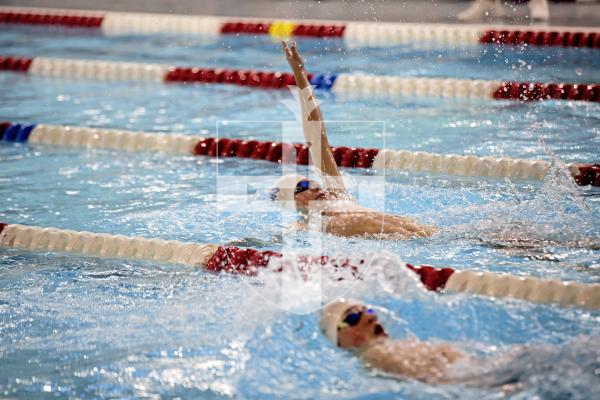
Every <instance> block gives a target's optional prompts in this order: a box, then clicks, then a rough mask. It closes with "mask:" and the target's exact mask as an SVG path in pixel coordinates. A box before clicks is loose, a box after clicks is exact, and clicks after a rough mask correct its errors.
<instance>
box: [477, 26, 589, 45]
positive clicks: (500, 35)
mask: <svg viewBox="0 0 600 400" xmlns="http://www.w3.org/2000/svg"><path fill="white" fill-rule="evenodd" d="M479 42H480V43H490V44H509V45H523V44H528V45H533V46H562V47H590V48H596V49H597V48H600V34H599V33H597V32H571V31H530V30H487V31H485V32H483V34H482V35H481V37H480V38H479Z"/></svg>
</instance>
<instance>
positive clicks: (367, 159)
mask: <svg viewBox="0 0 600 400" xmlns="http://www.w3.org/2000/svg"><path fill="white" fill-rule="evenodd" d="M0 141H4V142H17V143H25V142H29V143H34V144H35V143H39V144H49V145H56V146H64V147H78V148H105V149H112V150H119V151H128V152H136V151H150V152H158V151H160V152H166V153H171V154H179V155H197V156H209V157H238V158H251V159H255V160H265V161H270V162H274V163H296V164H299V165H308V163H309V150H308V147H307V146H306V145H305V144H299V143H297V144H291V143H281V142H270V141H259V140H242V139H228V138H212V137H202V136H196V135H182V134H166V133H147V132H135V131H127V130H119V129H99V128H88V127H78V126H62V125H46V124H39V125H32V124H19V123H12V122H0ZM332 152H333V155H334V158H335V160H336V162H337V164H338V165H339V166H340V167H345V168H375V169H383V168H385V169H388V170H400V171H411V172H428V173H439V174H447V175H457V176H482V177H493V178H511V179H526V180H527V179H529V180H541V179H543V178H544V177H545V176H546V174H547V173H548V170H549V167H550V163H549V162H548V161H545V160H522V159H511V158H506V157H502V158H494V157H477V156H474V155H468V156H463V155H454V154H434V153H427V152H423V151H414V152H413V151H406V150H388V149H384V150H380V149H372V148H371V149H369V148H355V147H346V146H338V147H332ZM566 167H567V168H568V170H569V172H570V174H571V175H572V176H573V178H574V179H575V182H576V183H577V184H579V185H583V186H586V185H592V186H600V164H583V163H570V164H567V165H566Z"/></svg>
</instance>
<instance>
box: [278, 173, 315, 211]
mask: <svg viewBox="0 0 600 400" xmlns="http://www.w3.org/2000/svg"><path fill="white" fill-rule="evenodd" d="M303 180H308V178H307V177H306V176H304V175H296V174H289V175H284V176H282V177H281V178H279V179H278V180H277V182H276V183H275V187H274V188H273V192H272V193H273V195H272V196H273V200H278V201H280V202H282V206H283V207H285V208H296V201H295V200H294V189H296V185H297V184H298V182H300V181H303Z"/></svg>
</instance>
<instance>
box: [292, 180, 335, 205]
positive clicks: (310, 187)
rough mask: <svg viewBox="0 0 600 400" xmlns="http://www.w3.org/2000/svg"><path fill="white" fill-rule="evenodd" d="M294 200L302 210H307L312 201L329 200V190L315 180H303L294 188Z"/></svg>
mask: <svg viewBox="0 0 600 400" xmlns="http://www.w3.org/2000/svg"><path fill="white" fill-rule="evenodd" d="M294 200H296V206H297V208H298V209H300V210H307V209H308V208H309V206H310V202H312V201H320V200H327V192H326V191H325V190H323V188H322V187H321V185H319V184H318V183H317V182H315V181H309V180H306V179H304V180H301V181H300V182H298V184H297V185H296V189H295V190H294Z"/></svg>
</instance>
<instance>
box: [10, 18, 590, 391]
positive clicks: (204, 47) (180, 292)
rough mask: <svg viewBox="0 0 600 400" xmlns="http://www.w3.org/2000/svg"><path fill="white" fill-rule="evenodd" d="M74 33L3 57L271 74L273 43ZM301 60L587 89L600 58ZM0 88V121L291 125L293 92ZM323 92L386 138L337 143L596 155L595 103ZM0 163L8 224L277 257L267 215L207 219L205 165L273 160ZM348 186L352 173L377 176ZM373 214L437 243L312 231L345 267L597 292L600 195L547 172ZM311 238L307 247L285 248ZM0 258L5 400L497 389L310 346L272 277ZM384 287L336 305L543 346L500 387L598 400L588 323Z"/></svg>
mask: <svg viewBox="0 0 600 400" xmlns="http://www.w3.org/2000/svg"><path fill="white" fill-rule="evenodd" d="M79 33H82V32H78V34H76V35H75V34H73V32H67V31H65V30H49V29H41V28H40V29H37V28H36V29H31V28H22V27H18V28H15V27H1V28H0V49H1V51H0V54H15V55H29V56H34V55H45V56H56V57H79V58H93V59H115V60H125V61H140V62H161V63H168V64H177V65H202V66H220V67H240V68H251V67H252V68H261V69H270V70H282V71H283V70H286V68H285V67H286V66H285V60H284V59H283V57H282V56H281V55H280V52H279V50H278V48H277V46H276V44H275V43H273V41H271V40H270V39H269V38H266V37H259V38H257V39H254V38H248V37H243V38H233V37H225V38H222V37H221V38H213V39H206V38H200V39H198V38H187V37H159V36H156V37H155V36H152V37H136V36H131V37H124V38H105V37H102V36H99V35H94V34H85V35H80V34H79ZM300 47H301V49H302V50H303V51H304V52H305V53H306V54H307V55H308V56H309V57H308V62H307V64H308V67H309V69H310V70H314V71H315V72H343V71H365V72H369V73H380V74H390V75H406V76H449V77H457V78H482V79H519V80H529V79H531V80H540V81H556V80H565V81H581V82H598V80H599V78H600V70H599V69H598V68H597V65H599V63H598V62H599V61H600V54H599V53H598V52H594V51H589V50H585V49H583V50H582V49H533V48H528V49H523V50H518V51H511V50H507V49H506V48H503V49H500V48H494V47H489V46H473V47H469V48H466V49H456V50H451V49H445V50H444V49H430V50H422V49H420V48H418V47H416V46H403V47H397V48H393V49H362V50H359V49H350V50H347V49H345V47H344V45H343V42H341V41H336V40H332V41H325V42H321V41H312V40H303V41H301V42H300ZM340 49H341V50H340ZM529 66H530V67H531V68H529ZM0 82H1V87H2V88H3V90H2V91H0V120H4V119H6V120H10V121H20V122H29V123H53V124H73V125H82V126H97V127H114V128H122V129H132V130H145V131H151V132H181V133H189V134H201V135H202V134H205V135H212V134H214V132H215V129H216V124H217V121H223V120H236V121H244V120H246V121H256V120H268V121H290V120H292V119H293V115H292V114H291V112H289V110H287V108H286V107H285V106H283V105H282V104H281V103H280V100H283V99H286V98H291V96H290V94H289V92H287V91H260V90H252V89H248V88H241V87H233V86H227V85H223V86H204V85H189V86H188V85H158V84H135V83H109V82H82V81H76V80H66V79H50V78H40V77H31V76H26V75H18V74H12V73H2V74H0ZM318 96H319V98H321V99H323V100H325V102H324V103H323V105H322V108H323V112H324V115H325V117H326V119H329V120H348V119H351V120H369V121H384V122H385V126H386V130H385V134H384V135H376V134H375V135H374V134H373V133H372V131H370V130H369V129H370V128H369V125H368V124H366V125H361V124H355V123H349V124H341V123H340V124H331V126H330V136H331V138H330V141H331V143H332V144H333V145H338V144H339V145H354V146H361V147H368V146H376V147H382V144H383V145H384V146H385V147H387V148H393V149H408V150H422V151H431V152H440V153H458V154H463V153H464V154H476V155H494V156H510V157H521V158H529V159H531V158H543V159H548V160H555V162H559V160H560V161H563V162H575V161H587V162H589V161H598V154H600V131H599V125H598V111H599V110H600V106H599V105H597V104H592V103H584V102H566V101H560V102H559V101H552V102H543V103H526V104H520V103H515V102H498V101H468V100H465V101H455V100H441V99H427V98H398V99H391V100H374V99H370V100H351V99H343V98H338V97H336V96H335V95H333V94H329V93H319V94H318ZM365 126H366V128H365ZM221 128H223V129H224V131H223V132H221V131H220V134H221V135H223V136H227V137H239V138H256V139H271V140H274V139H277V138H278V137H280V135H281V123H279V122H268V123H251V122H247V123H244V122H235V123H230V124H228V125H225V126H221V127H220V128H219V129H220V130H221ZM224 133H226V134H225V135H224ZM0 160H1V161H0V166H1V172H0V198H1V199H2V202H1V203H0V204H2V206H1V207H0V220H2V221H6V222H9V223H24V224H32V225H40V226H53V227H59V228H66V229H76V230H89V231H94V232H107V233H113V234H125V235H138V236H144V237H159V238H165V239H178V240H185V241H196V242H210V243H219V242H220V241H221V240H223V241H225V242H228V243H232V242H244V241H246V242H247V243H251V244H252V246H253V247H256V248H262V249H275V250H277V249H279V248H280V242H278V240H277V238H276V236H277V234H278V233H280V232H281V219H280V217H278V216H277V213H275V212H273V213H245V212H240V213H237V214H235V213H234V214H224V213H222V214H217V205H216V204H215V200H216V189H215V185H216V182H217V168H216V167H217V165H218V168H219V170H220V171H233V172H235V173H237V174H240V175H242V174H243V175H256V176H265V175H277V174H278V173H279V171H280V170H279V167H278V166H276V165H273V164H271V163H267V162H262V161H251V160H238V159H226V160H223V161H222V162H220V163H219V164H217V163H216V162H215V160H211V159H207V158H202V157H191V156H190V157H179V156H178V157H173V156H170V155H166V154H150V153H136V154H126V153H120V152H113V151H107V150H73V149H65V148H58V147H51V146H42V145H18V144H0ZM345 173H346V174H348V175H350V176H354V177H357V178H358V177H363V176H369V175H370V174H372V173H373V172H371V171H362V170H351V171H345ZM261 179H262V178H261ZM361 200H362V201H365V202H367V203H368V202H369V201H374V200H373V199H371V198H364V199H361ZM385 210H386V211H387V212H393V213H398V214H404V215H410V216H413V217H415V218H417V219H419V220H420V221H423V222H427V223H431V224H435V225H437V226H439V227H441V228H442V232H441V233H440V234H438V235H436V236H434V237H433V238H431V239H415V240H408V241H385V242H380V243H374V242H373V241H368V240H357V239H335V238H328V244H327V245H328V246H329V248H330V249H331V251H334V252H336V253H343V254H347V255H350V256H351V257H355V258H360V257H363V256H364V255H365V254H368V253H369V252H371V251H373V250H375V249H376V248H377V246H379V247H378V248H379V250H386V251H389V252H391V253H393V254H394V255H396V256H397V257H399V258H401V259H403V260H405V261H408V262H413V263H417V264H431V265H435V266H452V267H455V268H457V269H461V268H469V269H475V270H482V271H495V272H509V273H512V274H519V275H525V276H539V277H551V278H556V279H563V280H576V281H583V282H599V281H600V279H599V274H598V270H599V269H598V268H599V267H600V242H599V240H598V238H599V237H600V223H599V222H598V219H597V218H596V217H595V216H596V215H597V214H598V211H599V210H600V195H599V192H598V190H597V189H590V188H581V187H575V186H574V185H573V184H568V183H565V181H564V180H562V179H560V178H559V177H557V176H550V177H548V178H547V179H546V180H545V181H544V182H529V181H526V182H521V181H514V182H510V181H508V180H496V179H480V178H457V177H450V176H443V175H428V174H407V173H398V172H393V173H388V174H387V175H386V183H385ZM307 235H310V234H307ZM507 237H508V238H518V239H521V242H522V243H523V245H522V246H518V247H515V246H510V245H509V243H508V242H507ZM249 238H250V239H251V241H249V240H250V239H249ZM308 239H309V238H308V237H307V236H306V235H305V236H302V235H301V236H300V238H299V239H298V243H297V245H298V247H300V248H302V247H303V246H305V244H304V243H305V241H307V240H308ZM0 265H1V266H0V274H1V277H2V278H1V279H0V287H1V289H0V330H1V331H2V335H1V336H0V355H1V356H0V357H1V360H0V393H2V396H6V397H20V398H33V397H40V398H41V397H44V396H45V395H47V394H54V395H56V396H59V397H79V398H88V397H89V398H93V397H99V396H105V397H120V398H122V397H131V398H133V397H144V396H147V397H158V396H163V397H177V396H179V397H186V398H198V397H205V398H227V397H234V398H280V397H291V398H316V397H322V398H333V397H339V396H342V397H349V398H353V397H364V398H397V397H403V398H428V399H429V398H456V397H461V398H465V397H472V398H481V397H484V398H488V397H492V396H499V391H498V389H497V388H492V389H464V388H462V387H458V386H452V385H448V386H441V387H435V386H429V385H425V384H419V383H414V382H410V381H397V380H394V379H390V378H388V377H385V376H382V375H381V374H377V373H375V372H373V371H372V370H369V369H367V368H365V367H364V366H362V365H361V364H360V362H358V361H357V360H356V359H354V358H353V357H352V356H351V355H349V354H347V353H345V352H343V351H340V350H338V349H335V348H333V347H332V346H331V345H330V344H329V343H328V342H327V341H326V339H325V338H324V337H323V336H322V335H321V334H320V333H319V331H318V327H317V321H318V317H317V315H316V314H310V315H304V316H299V315H294V314H290V313H286V312H284V311H281V310H279V309H276V308H274V307H272V306H270V305H269V304H268V303H267V302H265V301H264V299H262V298H261V297H259V296H258V295H257V294H256V292H255V291H254V290H253V289H256V290H258V291H259V293H262V294H267V295H274V293H275V291H276V290H277V288H278V286H277V284H276V283H275V282H272V281H271V278H269V277H265V278H264V279H262V280H260V279H252V280H250V281H246V280H242V279H240V278H239V277H236V276H225V275H212V274H207V273H205V272H203V271H195V270H193V269H191V268H185V267H181V266H172V265H160V264H155V263H142V262H129V261H123V260H112V259H110V260H105V259H95V258H80V257H76V256H73V255H64V254H51V253H32V252H24V251H18V250H12V249H2V250H1V251H0ZM395 274H397V271H391V270H388V271H387V272H386V273H385V274H384V278H385V279H384V281H383V282H379V281H376V280H369V279H367V280H365V282H362V283H361V284H359V285H358V287H356V288H355V289H354V290H353V292H352V295H353V296H355V297H358V298H361V299H364V300H366V301H370V302H372V303H373V304H375V305H377V306H379V307H380V308H379V310H378V311H379V312H380V313H381V314H382V320H383V322H384V323H385V325H386V327H387V328H388V330H389V331H390V332H391V333H392V335H394V336H398V337H403V336H407V335H414V336H416V337H418V338H420V339H423V340H427V339H434V340H447V341H452V342H456V343H458V344H459V345H460V346H461V347H463V348H465V349H466V350H468V351H470V352H473V353H476V354H480V355H498V354H505V353H507V352H508V351H509V347H510V346H513V345H527V346H529V347H532V348H536V347H539V348H545V346H554V347H553V350H549V353H548V354H546V353H544V351H542V350H540V351H538V352H537V353H536V354H538V355H539V354H542V355H543V356H539V357H541V359H539V358H535V357H532V358H528V359H527V358H525V359H523V360H520V361H519V362H520V363H521V364H520V366H521V367H523V366H525V365H528V364H527V363H531V362H534V361H535V365H533V366H532V367H531V368H530V371H529V372H528V373H529V374H530V375H528V377H527V382H528V385H527V386H526V388H525V389H524V391H522V392H519V393H517V394H514V396H515V397H517V398H530V397H531V396H534V395H536V394H537V395H540V396H542V397H543V398H593V397H595V394H597V391H598V387H600V382H599V381H600V378H599V376H598V372H597V371H598V370H599V368H600V366H598V365H597V363H598V361H597V360H598V358H599V357H600V355H599V353H598V350H597V348H598V347H597V346H595V344H596V342H594V341H593V340H594V339H593V338H594V337H596V336H597V335H598V334H599V332H598V326H600V325H599V322H600V315H599V314H598V312H591V311H586V310H578V309H566V308H560V307H555V306H544V305H535V304H529V303H526V302H519V301H510V300H493V299H488V298H477V297H474V296H466V295H452V294H447V295H442V296H439V295H436V294H432V293H425V292H423V291H421V290H420V289H418V288H411V287H410V285H409V284H410V281H407V280H406V277H404V275H402V274H400V275H399V276H396V275H395ZM386 282H387V283H388V284H386ZM247 283H249V285H247ZM391 283H393V284H391ZM257 288H258V289H257ZM588 336H591V337H592V339H588V338H587V337H588ZM590 340H591V341H590ZM558 349H560V351H559V350H558ZM582 349H584V350H585V351H584V350H582ZM532 360H534V361H532ZM561 377H562V378H564V379H561ZM565 377H566V378H565ZM567 378H568V379H567Z"/></svg>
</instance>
